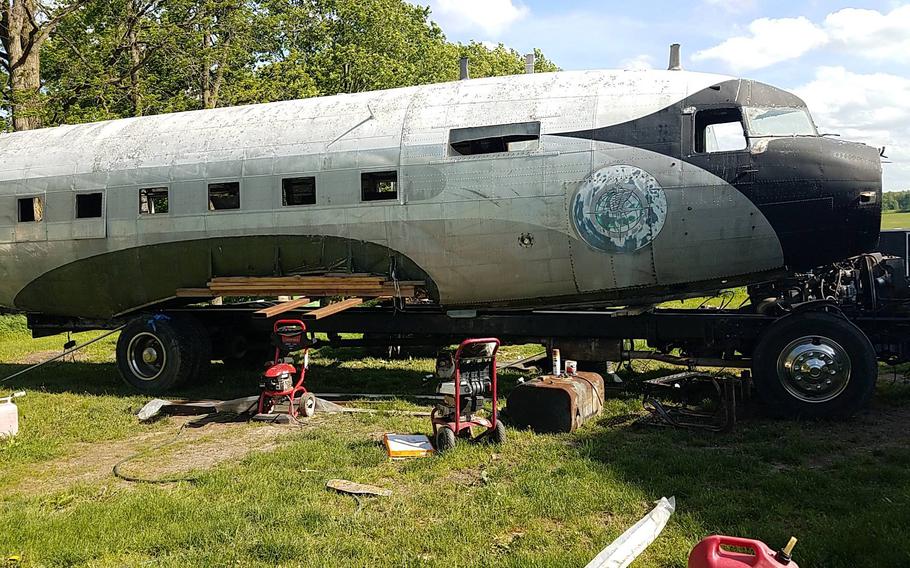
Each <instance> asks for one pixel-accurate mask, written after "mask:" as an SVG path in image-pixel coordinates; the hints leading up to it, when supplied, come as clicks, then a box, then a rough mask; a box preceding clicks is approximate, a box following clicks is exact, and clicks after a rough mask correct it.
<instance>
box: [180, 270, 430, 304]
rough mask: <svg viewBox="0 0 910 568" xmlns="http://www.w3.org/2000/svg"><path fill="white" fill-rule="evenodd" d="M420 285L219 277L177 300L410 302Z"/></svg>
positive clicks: (355, 278) (372, 279) (353, 278)
mask: <svg viewBox="0 0 910 568" xmlns="http://www.w3.org/2000/svg"><path fill="white" fill-rule="evenodd" d="M423 285H424V283H423V282H420V281H406V282H402V281H399V282H398V285H397V287H396V284H395V282H393V281H391V280H386V279H385V278H384V277H382V276H371V275H361V274H351V275H327V276H282V277H277V276H276V277H244V276H237V277H219V278H213V279H212V280H211V281H210V282H209V283H208V286H207V288H202V289H197V288H190V289H182V290H178V291H177V295H178V296H184V297H206V296H228V297H230V296H234V297H237V296H307V297H310V298H313V297H315V298H319V297H325V296H357V297H360V298H385V297H393V296H400V297H404V298H412V297H414V296H415V294H416V289H417V287H419V286H423Z"/></svg>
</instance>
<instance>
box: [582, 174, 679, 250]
mask: <svg viewBox="0 0 910 568" xmlns="http://www.w3.org/2000/svg"><path fill="white" fill-rule="evenodd" d="M572 219H573V221H574V223H575V229H576V230H577V231H578V234H579V235H581V238H582V239H584V241H585V242H586V243H588V244H589V245H591V246H592V247H594V248H596V249H597V250H601V251H604V252H634V251H637V250H639V249H640V248H643V247H646V246H648V244H650V243H651V241H653V240H654V239H655V238H656V237H657V235H658V234H659V233H660V231H661V229H663V227H664V222H665V221H666V219H667V194H666V193H664V190H663V188H662V187H660V184H659V183H658V182H657V180H656V179H654V176H652V175H651V174H649V173H648V172H646V171H644V170H642V169H641V168H636V167H635V166H626V165H616V166H608V167H606V168H602V169H600V170H597V171H596V172H594V173H593V174H591V176H590V177H588V179H586V180H585V181H584V183H582V185H581V187H580V188H579V189H578V193H576V194H575V198H574V200H573V202H572Z"/></svg>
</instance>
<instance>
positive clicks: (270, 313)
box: [253, 298, 313, 318]
mask: <svg viewBox="0 0 910 568" xmlns="http://www.w3.org/2000/svg"><path fill="white" fill-rule="evenodd" d="M312 301H313V300H310V299H309V298H300V299H298V300H290V301H288V302H284V303H281V304H278V305H277V306H272V307H270V308H265V309H262V310H259V311H258V312H256V313H255V314H253V315H255V316H259V317H264V318H273V317H275V316H277V315H281V314H283V313H287V312H289V311H291V310H296V309H298V308H302V307H304V306H305V305H307V304H309V303H310V302H312Z"/></svg>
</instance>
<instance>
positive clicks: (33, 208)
mask: <svg viewBox="0 0 910 568" xmlns="http://www.w3.org/2000/svg"><path fill="white" fill-rule="evenodd" d="M43 220H44V200H43V199H42V198H40V197H20V198H19V222H20V223H39V222H41V221H43Z"/></svg>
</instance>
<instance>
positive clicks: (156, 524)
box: [0, 318, 910, 568]
mask: <svg viewBox="0 0 910 568" xmlns="http://www.w3.org/2000/svg"><path fill="white" fill-rule="evenodd" d="M62 343H63V338H59V337H58V338H49V339H43V340H37V341H32V340H30V339H28V338H27V337H26V335H25V333H24V331H23V327H22V324H21V319H19V318H0V361H4V362H5V363H3V364H0V377H3V376H6V375H7V374H8V373H10V372H12V371H13V370H15V369H19V368H22V365H19V364H14V363H11V362H12V361H16V360H19V359H21V358H22V357H23V356H24V355H25V354H26V353H27V352H28V351H39V350H49V349H58V350H59V348H60V347H61V345H62ZM112 345H113V343H112V340H110V339H109V340H105V341H103V342H101V343H100V344H99V345H98V346H97V347H96V348H93V349H92V350H91V352H90V353H89V358H88V360H87V361H83V362H78V363H65V364H61V365H57V366H53V367H50V368H47V369H42V370H40V371H37V372H36V373H35V374H32V375H29V376H27V377H23V378H22V379H17V380H14V381H13V382H12V384H9V385H7V386H6V387H4V386H0V389H4V388H8V389H10V390H13V389H19V388H25V389H28V390H29V394H28V395H27V396H26V397H25V398H23V399H20V400H21V404H20V408H21V411H22V415H23V420H22V426H23V429H22V432H21V433H20V435H19V437H17V438H15V439H14V440H13V441H7V442H0V464H2V465H0V495H2V497H0V564H2V560H3V559H4V558H6V557H8V556H10V555H21V556H22V559H23V562H22V565H23V566H93V567H101V566H175V567H176V566H180V567H185V566H219V567H220V566H344V567H356V566H446V567H448V566H480V565H490V566H504V567H525V566H553V567H565V566H584V565H585V564H586V563H587V562H588V561H589V560H590V559H591V558H593V556H594V555H595V554H596V553H597V552H598V551H599V550H600V549H601V548H603V547H604V546H606V545H607V544H608V543H609V542H611V541H612V540H613V539H614V538H616V537H617V536H618V535H619V534H621V533H622V532H623V531H624V530H626V528H628V527H629V526H630V525H632V524H633V523H634V522H635V521H636V520H637V519H638V518H639V517H640V516H641V515H643V514H644V513H645V512H646V511H648V510H649V509H650V508H651V507H652V503H653V501H655V500H656V499H658V498H660V497H661V496H664V495H666V496H669V495H675V496H676V498H677V503H678V511H677V513H676V514H675V515H674V516H673V518H672V519H671V521H670V523H669V525H668V527H667V529H666V530H665V532H664V533H663V534H662V535H661V536H660V537H659V538H658V540H657V541H656V542H655V543H654V544H653V545H652V546H651V547H650V548H649V549H648V551H647V552H646V553H645V554H644V555H643V556H642V557H641V559H640V560H639V561H638V562H637V563H636V564H634V566H637V567H664V566H685V560H686V557H687V554H688V551H689V550H690V549H691V547H692V546H693V545H694V544H695V543H696V542H698V540H700V539H701V538H702V537H704V536H706V535H708V534H711V533H726V534H734V535H742V536H749V537H755V538H759V539H762V540H765V541H766V542H768V543H769V544H771V545H773V546H780V545H782V544H783V543H784V542H786V539H787V538H788V537H789V536H790V535H791V534H794V535H796V536H798V537H800V543H799V545H798V546H797V549H796V558H797V560H798V561H799V562H800V564H801V565H802V566H825V567H828V568H838V567H844V568H846V567H848V566H849V567H864V566H869V567H872V566H905V565H910V542H908V541H907V539H906V538H905V529H906V527H907V526H910V449H908V443H907V442H908V440H910V437H908V436H907V435H906V432H907V431H908V426H910V424H907V422H908V420H910V418H907V417H910V412H905V410H906V409H907V408H908V407H910V389H908V388H907V387H906V386H904V385H903V384H902V383H897V384H891V381H890V380H883V381H882V386H881V387H880V392H879V393H878V396H877V397H876V400H875V403H874V409H873V411H872V412H871V413H870V414H869V415H866V416H863V417H860V418H858V419H857V420H855V421H853V422H851V423H846V424H831V423H800V422H780V421H772V420H768V419H764V418H761V417H760V416H749V417H748V418H746V419H744V420H743V421H742V422H741V423H740V424H739V426H738V427H737V428H736V430H735V431H734V432H733V433H730V434H708V433H690V432H681V431H673V430H667V429H659V428H653V427H646V426H635V425H633V424H631V423H630V422H628V421H624V420H622V419H621V418H619V417H622V416H623V415H626V414H628V413H632V412H638V410H639V409H640V401H639V400H638V399H637V398H635V397H632V396H626V397H621V398H616V399H611V400H609V401H608V403H607V408H606V410H605V413H604V416H603V417H602V418H600V419H599V420H597V421H596V422H594V423H592V424H589V425H587V426H585V427H584V428H583V429H582V430H581V431H579V432H578V433H576V434H573V435H535V434H532V433H529V432H519V431H510V432H509V436H510V438H509V440H508V442H507V443H506V444H505V445H503V446H501V447H498V448H491V447H488V446H470V445H461V446H459V447H458V448H457V449H456V450H455V451H454V452H452V453H451V454H448V455H446V456H444V457H434V458H428V459H421V460H413V461H406V462H389V461H388V460H386V459H385V454H384V452H383V450H382V448H381V447H380V446H379V445H378V444H377V443H376V441H375V440H376V437H377V436H378V435H379V434H381V433H383V432H402V433H411V432H415V433H416V432H423V433H428V432H429V429H430V426H429V423H428V420H427V419H425V418H412V417H407V416H398V415H391V416H390V415H355V416H337V417H329V418H327V419H326V422H325V423H323V424H320V425H319V426H317V427H313V428H308V429H297V430H294V429H291V430H290V432H289V434H288V435H287V436H286V437H285V438H283V439H282V440H281V443H280V445H279V446H278V448H277V449H276V450H274V451H272V452H269V453H256V454H252V455H250V456H248V457H246V458H244V459H242V460H240V461H234V462H226V463H223V464H221V465H219V466H216V467H214V468H211V469H209V470H207V471H205V472H203V473H202V477H201V478H200V479H199V480H198V481H197V482H196V483H181V484H176V485H171V486H131V485H126V484H121V483H118V482H115V481H114V480H113V479H111V478H110V477H108V478H105V479H101V480H98V481H91V482H83V483H79V484H76V485H73V486H71V487H66V488H62V489H59V490H54V491H49V492H37V493H36V492H30V491H27V490H25V491H23V490H22V488H23V487H24V488H26V489H27V488H28V487H30V486H35V485H37V484H39V483H41V482H43V481H46V478H47V476H48V475H49V473H48V466H49V464H53V463H55V462H58V461H60V460H63V459H66V458H67V457H68V456H71V455H73V453H74V452H77V451H85V449H86V448H95V447H97V448H99V449H101V448H104V447H105V446H106V445H108V444H109V443H110V442H113V441H115V440H121V439H125V438H129V437H131V436H134V435H137V434H148V433H156V432H157V433H161V434H164V433H169V432H173V431H174V430H175V428H176V426H175V424H174V423H173V422H171V421H161V422H157V423H155V424H152V425H139V424H137V423H136V421H135V419H134V418H133V416H132V413H133V412H134V411H135V410H136V409H137V408H138V407H139V406H140V405H141V404H142V403H143V402H144V401H145V400H147V398H143V397H138V396H135V395H133V394H132V393H131V392H130V391H129V390H128V389H126V388H125V387H123V386H121V383H120V381H119V378H118V377H117V373H116V369H115V368H114V366H113V364H112V363H110V362H109V361H110V357H111V349H112ZM537 349H538V348H537V347H533V346H531V347H523V348H508V349H507V350H506V352H505V353H504V354H503V358H504V359H511V358H518V357H520V356H522V355H525V354H530V353H533V352H535V351H536V350H537ZM362 355H363V354H362V353H360V352H358V351H357V350H353V349H351V350H337V351H336V350H328V349H324V350H322V351H321V352H319V353H317V354H315V356H314V358H313V362H312V367H311V374H310V385H311V387H312V388H314V389H315V390H317V391H329V390H331V391H347V392H363V391H367V392H389V391H392V392H399V393H418V392H429V391H430V390H431V388H432V387H431V385H427V384H424V383H423V382H422V377H423V375H424V374H426V373H429V372H430V371H431V368H432V364H433V362H432V361H431V360H430V359H411V360H401V361H381V360H377V359H369V358H363V357H362ZM213 375H214V379H213V381H212V382H211V383H209V384H207V385H200V386H196V387H194V388H192V389H188V390H186V391H185V392H183V393H180V394H183V395H187V396H194V397H196V396H198V397H203V396H219V397H231V396H235V395H242V394H250V393H252V392H254V391H255V385H256V377H255V374H254V373H230V372H228V371H226V370H225V369H224V367H223V366H220V365H216V366H215V368H214V369H213ZM517 379H518V375H517V374H515V373H508V374H506V375H505V376H504V379H503V382H504V385H505V386H504V388H506V389H508V388H509V386H511V385H514V384H515V383H516V381H517ZM394 406H395V407H396V408H413V406H411V405H409V404H406V403H403V402H399V403H396V404H395V405H394ZM879 416H886V417H887V419H881V418H878V417H879ZM901 417H904V418H901ZM88 444H93V445H92V446H89V445H88ZM148 459H149V460H152V461H154V457H150V458H148ZM137 467H138V465H137ZM330 478H345V479H350V480H353V481H358V482H363V483H372V484H376V485H381V486H383V487H388V488H390V489H392V490H393V491H394V493H393V495H392V496H391V497H389V498H384V499H380V498H377V499H364V500H363V508H362V510H361V511H360V512H359V513H358V512H357V505H356V503H355V501H354V500H353V499H350V498H348V497H345V496H343V495H338V494H334V493H331V492H328V491H326V490H325V489H324V485H325V482H326V480H327V479H330Z"/></svg>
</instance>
